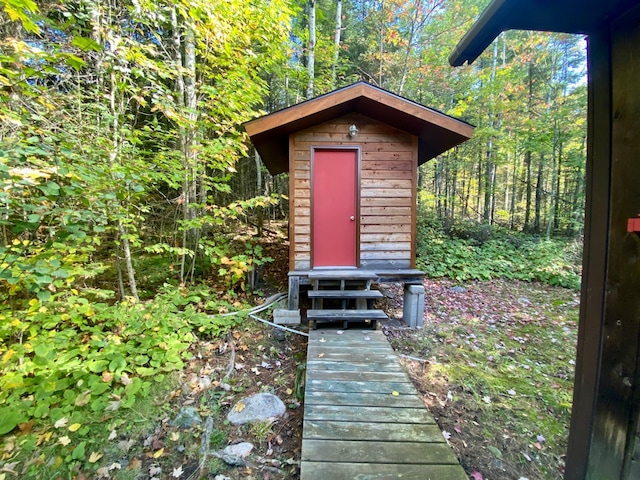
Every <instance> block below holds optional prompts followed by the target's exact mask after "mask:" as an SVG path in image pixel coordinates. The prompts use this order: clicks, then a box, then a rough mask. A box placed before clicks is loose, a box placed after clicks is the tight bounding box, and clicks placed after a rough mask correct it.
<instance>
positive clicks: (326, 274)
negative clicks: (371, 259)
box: [309, 269, 378, 280]
mask: <svg viewBox="0 0 640 480" xmlns="http://www.w3.org/2000/svg"><path fill="white" fill-rule="evenodd" d="M377 277H378V276H377V275H376V273H375V272H372V271H366V270H355V269H354V270H330V269H327V270H314V271H311V272H309V280H375V279H376V278H377Z"/></svg>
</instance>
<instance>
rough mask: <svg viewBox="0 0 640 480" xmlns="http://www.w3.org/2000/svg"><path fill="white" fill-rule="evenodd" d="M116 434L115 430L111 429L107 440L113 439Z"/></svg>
mask: <svg viewBox="0 0 640 480" xmlns="http://www.w3.org/2000/svg"><path fill="white" fill-rule="evenodd" d="M117 436H118V434H117V433H116V431H115V430H111V433H110V434H109V440H113V439H114V438H116V437H117Z"/></svg>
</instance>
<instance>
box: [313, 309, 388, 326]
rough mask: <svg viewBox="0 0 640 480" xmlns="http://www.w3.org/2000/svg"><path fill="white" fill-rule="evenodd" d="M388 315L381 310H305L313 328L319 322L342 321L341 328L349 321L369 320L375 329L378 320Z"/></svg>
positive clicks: (385, 318)
mask: <svg viewBox="0 0 640 480" xmlns="http://www.w3.org/2000/svg"><path fill="white" fill-rule="evenodd" d="M388 318H389V317H387V316H386V315H385V313H384V312H383V311H382V310H347V309H340V310H334V309H332V310H329V309H327V310H307V319H308V320H309V326H310V327H312V328H313V329H314V330H315V329H316V328H318V324H319V323H326V322H342V328H344V329H347V328H348V326H349V323H350V322H360V323H361V322H370V324H371V328H372V329H373V330H375V329H376V328H377V325H378V320H387V319H388Z"/></svg>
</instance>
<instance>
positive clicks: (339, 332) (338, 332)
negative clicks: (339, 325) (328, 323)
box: [336, 330, 344, 335]
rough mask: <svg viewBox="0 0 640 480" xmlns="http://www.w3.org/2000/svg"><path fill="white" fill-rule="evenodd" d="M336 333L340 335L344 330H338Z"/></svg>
mask: <svg viewBox="0 0 640 480" xmlns="http://www.w3.org/2000/svg"><path fill="white" fill-rule="evenodd" d="M336 333H337V334H338V335H342V334H343V333H344V330H338V331H337V332H336Z"/></svg>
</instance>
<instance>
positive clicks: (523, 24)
mask: <svg viewBox="0 0 640 480" xmlns="http://www.w3.org/2000/svg"><path fill="white" fill-rule="evenodd" d="M636 3H638V2H637V0H605V1H603V0H493V1H492V2H491V3H490V4H489V6H488V7H487V8H486V9H485V10H484V12H482V14H481V15H480V17H479V18H478V20H477V21H476V23H475V24H474V25H473V27H471V30H469V32H467V34H466V35H465V36H464V37H463V38H462V40H460V43H458V45H457V46H456V48H455V50H454V51H453V53H452V54H451V56H450V57H449V63H450V64H451V65H452V66H454V67H458V66H460V65H464V64H465V63H466V62H468V63H472V62H473V61H474V60H475V59H476V58H478V57H479V56H480V54H481V53H482V52H483V51H484V50H485V49H486V48H487V47H488V46H489V44H490V43H491V42H492V41H493V40H494V39H495V38H496V37H497V36H498V35H500V33H501V32H503V31H505V30H538V31H545V32H563V33H577V34H587V35H588V34H589V33H592V32H595V31H597V30H599V29H601V28H602V26H603V25H606V24H607V23H609V22H610V21H611V19H612V18H615V17H617V16H618V15H620V14H621V13H623V12H624V11H626V10H628V9H629V8H630V7H631V6H633V5H634V4H636Z"/></svg>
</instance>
